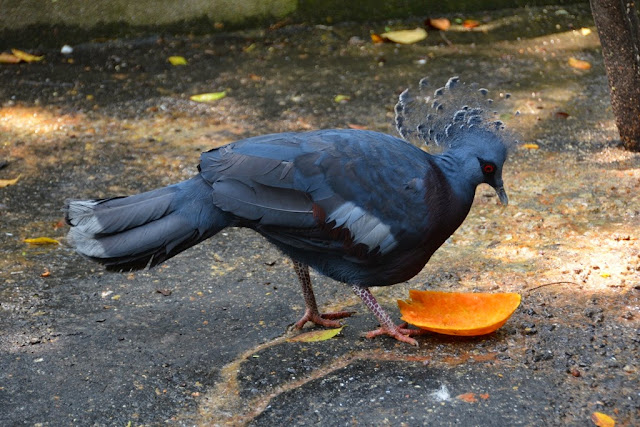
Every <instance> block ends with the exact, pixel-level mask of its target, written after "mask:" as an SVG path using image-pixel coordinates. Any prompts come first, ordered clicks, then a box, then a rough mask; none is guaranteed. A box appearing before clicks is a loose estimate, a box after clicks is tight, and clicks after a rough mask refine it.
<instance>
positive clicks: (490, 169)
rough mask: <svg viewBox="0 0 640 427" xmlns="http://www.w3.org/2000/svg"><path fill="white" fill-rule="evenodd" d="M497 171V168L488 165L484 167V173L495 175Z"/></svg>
mask: <svg viewBox="0 0 640 427" xmlns="http://www.w3.org/2000/svg"><path fill="white" fill-rule="evenodd" d="M495 171H496V167H495V166H493V165H490V164H486V165H483V166H482V172H484V173H494V172H495Z"/></svg>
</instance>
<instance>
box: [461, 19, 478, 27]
mask: <svg viewBox="0 0 640 427" xmlns="http://www.w3.org/2000/svg"><path fill="white" fill-rule="evenodd" d="M479 25H480V21H476V20H475V19H465V20H464V22H462V26H463V27H464V28H476V27H477V26H479Z"/></svg>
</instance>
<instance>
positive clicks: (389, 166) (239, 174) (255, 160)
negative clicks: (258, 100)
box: [200, 130, 444, 254]
mask: <svg viewBox="0 0 640 427" xmlns="http://www.w3.org/2000/svg"><path fill="white" fill-rule="evenodd" d="M429 167H431V168H434V166H433V165H432V164H431V163H430V162H429V157H428V155H427V154H426V153H424V152H422V151H421V150H419V149H417V148H415V147H412V146H410V145H409V144H407V143H406V142H404V141H402V140H399V139H397V138H394V137H391V136H388V135H385V134H381V133H376V132H367V131H353V130H325V131H316V132H307V133H283V134H274V135H266V136H261V137H257V138H250V139H247V140H243V141H238V142H236V143H233V144H230V145H228V146H225V147H222V148H220V149H216V150H212V151H209V152H207V153H203V156H202V158H201V164H200V171H201V174H202V175H203V177H204V178H205V179H206V180H207V181H209V182H210V183H211V185H212V188H213V201H214V203H215V204H216V205H217V206H218V207H220V208H221V209H223V210H225V211H227V212H230V213H232V214H234V215H236V216H237V217H239V218H241V219H244V220H248V221H253V222H254V223H253V224H254V226H255V227H256V228H259V229H260V230H261V231H262V232H264V233H265V234H268V235H269V237H272V238H274V239H276V240H280V241H282V242H286V243H287V244H291V245H294V246H295V245H300V246H305V247H307V248H308V247H317V248H318V249H322V250H331V249H335V250H341V249H340V248H343V249H344V248H353V247H356V246H359V247H360V248H362V245H364V248H366V250H365V252H376V253H381V254H385V253H387V252H389V251H391V250H392V249H394V248H395V247H397V246H398V245H401V244H413V243H415V239H420V238H421V236H422V234H423V233H424V227H425V224H427V223H428V219H427V218H426V216H427V214H428V210H429V209H428V208H427V206H425V205H426V203H427V202H428V199H429V198H428V197H426V188H425V187H426V185H425V176H426V175H429V174H428V173H426V169H428V168H429ZM442 180H443V182H444V178H442Z"/></svg>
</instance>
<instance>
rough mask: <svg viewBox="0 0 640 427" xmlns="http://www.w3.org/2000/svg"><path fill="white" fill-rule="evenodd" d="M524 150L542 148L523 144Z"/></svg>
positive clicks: (536, 145)
mask: <svg viewBox="0 0 640 427" xmlns="http://www.w3.org/2000/svg"><path fill="white" fill-rule="evenodd" d="M521 147H522V148H526V149H527V150H537V149H538V148H540V146H539V145H538V144H522V146H521Z"/></svg>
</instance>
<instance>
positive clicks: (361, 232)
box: [327, 202, 398, 254]
mask: <svg viewBox="0 0 640 427" xmlns="http://www.w3.org/2000/svg"><path fill="white" fill-rule="evenodd" d="M331 221H335V227H336V228H337V227H345V228H347V229H349V231H350V232H351V237H352V239H353V241H354V243H362V244H364V245H366V246H367V247H368V248H369V250H370V251H372V250H374V249H376V248H377V247H380V252H382V253H383V254H384V253H387V252H389V251H390V250H391V249H393V248H394V247H396V245H397V244H398V242H396V240H395V238H394V237H393V234H391V229H390V227H389V226H388V225H387V224H385V223H383V222H382V221H381V220H380V219H379V218H377V217H376V216H375V215H371V214H369V213H367V212H365V211H364V210H363V209H361V208H360V207H358V206H356V205H355V204H353V203H352V202H345V203H343V204H342V205H340V206H339V207H338V208H336V209H335V210H333V211H332V212H330V213H329V215H327V222H331Z"/></svg>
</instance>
